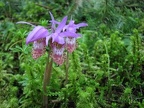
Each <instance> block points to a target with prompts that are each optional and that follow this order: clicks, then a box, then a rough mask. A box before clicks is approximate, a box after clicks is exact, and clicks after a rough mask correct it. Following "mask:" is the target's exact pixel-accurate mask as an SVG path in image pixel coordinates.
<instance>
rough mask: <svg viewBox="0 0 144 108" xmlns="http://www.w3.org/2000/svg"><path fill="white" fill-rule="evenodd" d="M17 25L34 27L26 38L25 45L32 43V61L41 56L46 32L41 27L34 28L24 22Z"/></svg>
mask: <svg viewBox="0 0 144 108" xmlns="http://www.w3.org/2000/svg"><path fill="white" fill-rule="evenodd" d="M17 24H28V25H31V26H32V27H34V29H33V30H32V31H31V32H30V33H29V34H28V36H27V38H26V44H29V43H31V42H32V43H33V49H32V56H33V58H34V59H37V58H39V57H40V56H42V55H43V54H44V53H45V46H46V37H47V36H48V35H49V32H48V30H47V29H46V28H44V27H43V26H35V25H33V24H31V23H29V22H24V21H19V22H17Z"/></svg>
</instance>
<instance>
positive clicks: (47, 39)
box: [46, 35, 51, 45]
mask: <svg viewBox="0 0 144 108" xmlns="http://www.w3.org/2000/svg"><path fill="white" fill-rule="evenodd" d="M50 38H51V35H49V36H47V37H46V45H48V41H49V39H50Z"/></svg>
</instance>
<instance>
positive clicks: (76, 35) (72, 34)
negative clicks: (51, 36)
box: [59, 31, 81, 38]
mask: <svg viewBox="0 0 144 108" xmlns="http://www.w3.org/2000/svg"><path fill="white" fill-rule="evenodd" d="M59 36H61V37H75V38H77V37H79V36H81V35H80V34H78V33H72V32H69V31H66V32H62V33H60V34H59Z"/></svg>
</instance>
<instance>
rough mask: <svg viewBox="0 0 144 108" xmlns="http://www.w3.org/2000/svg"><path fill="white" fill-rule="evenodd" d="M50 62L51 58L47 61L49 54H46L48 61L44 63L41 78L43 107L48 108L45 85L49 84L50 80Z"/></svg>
mask: <svg viewBox="0 0 144 108" xmlns="http://www.w3.org/2000/svg"><path fill="white" fill-rule="evenodd" d="M52 63H53V60H52V59H51V61H50V62H49V56H48V61H47V64H46V70H45V73H44V79H43V90H44V95H43V108H48V96H47V95H46V93H47V89H46V87H47V86H48V85H49V82H50V77H51V72H52Z"/></svg>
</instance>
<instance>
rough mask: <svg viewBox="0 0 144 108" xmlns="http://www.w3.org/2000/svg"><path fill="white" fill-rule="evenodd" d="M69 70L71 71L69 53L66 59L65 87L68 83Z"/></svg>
mask: <svg viewBox="0 0 144 108" xmlns="http://www.w3.org/2000/svg"><path fill="white" fill-rule="evenodd" d="M68 70H69V53H68V52H67V58H66V76H65V83H64V84H65V85H66V84H67V82H68Z"/></svg>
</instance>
